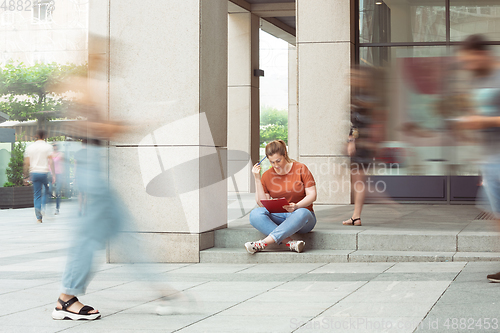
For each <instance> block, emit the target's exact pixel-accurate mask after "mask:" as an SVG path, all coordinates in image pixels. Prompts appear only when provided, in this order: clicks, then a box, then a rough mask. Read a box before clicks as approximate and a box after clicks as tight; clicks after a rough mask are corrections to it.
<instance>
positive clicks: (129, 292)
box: [0, 203, 500, 333]
mask: <svg viewBox="0 0 500 333" xmlns="http://www.w3.org/2000/svg"><path fill="white" fill-rule="evenodd" d="M69 205H71V204H67V205H64V203H63V205H62V210H61V215H59V216H54V217H52V218H51V219H46V220H45V221H44V223H43V224H37V223H36V219H35V218H34V213H33V209H32V208H31V209H19V210H0V286H1V287H0V332H37V333H38V332H40V333H43V332H177V331H178V332H398V333H401V332H499V331H500V322H499V321H500V311H499V303H500V284H495V283H489V282H488V281H487V280H486V275H487V274H489V273H494V272H497V271H500V263H498V262H473V263H467V262H448V263H446V262H443V263H385V262H384V263H332V264H325V263H314V264H312V263H303V264H294V263H291V264H150V265H116V264H104V263H103V262H104V256H103V255H102V256H101V257H99V258H98V261H99V262H100V263H101V264H100V265H99V266H98V267H97V270H98V272H97V274H96V276H95V278H94V280H93V281H92V283H91V284H90V287H89V290H88V293H87V295H85V296H83V297H81V299H82V301H84V302H85V303H86V304H90V305H92V306H95V307H96V308H98V309H99V310H100V312H101V313H102V314H103V318H102V319H100V320H97V321H93V322H83V321H80V322H72V321H55V320H52V318H51V312H52V309H53V307H54V306H55V302H56V298H57V295H58V288H59V279H60V275H61V272H62V269H63V266H64V262H65V255H66V253H65V248H66V247H67V245H68V243H67V241H66V238H67V234H68V230H69V228H70V226H71V222H72V220H73V216H72V215H71V214H69V213H67V211H68V210H67V207H68V206H69ZM130 267H132V268H134V267H135V268H139V270H143V269H146V268H147V269H152V270H155V271H156V272H157V276H158V278H159V279H160V280H161V281H166V282H168V283H169V284H170V285H171V286H172V287H174V288H177V289H180V290H185V291H187V292H189V294H190V295H192V296H193V297H194V298H195V299H196V300H197V306H196V307H193V308H192V310H193V313H192V314H186V315H171V316H158V315H156V314H154V309H155V307H156V305H157V304H159V301H158V298H159V294H158V293H157V292H155V291H153V290H151V289H150V287H149V286H148V284H146V283H145V282H141V281H139V280H138V279H137V278H136V277H134V275H131V274H129V272H128V268H130Z"/></svg>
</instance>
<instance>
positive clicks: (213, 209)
mask: <svg viewBox="0 0 500 333" xmlns="http://www.w3.org/2000/svg"><path fill="white" fill-rule="evenodd" d="M104 2H106V6H104V5H103V4H102V3H104ZM97 4H99V5H97ZM101 7H107V10H108V12H109V15H108V16H107V17H105V18H103V20H105V22H107V28H108V29H105V31H104V33H107V34H108V37H109V118H110V119H111V120H120V121H127V122H130V123H132V124H135V125H137V128H136V129H135V131H134V132H133V133H131V134H128V135H127V136H126V137H125V138H123V139H122V140H120V141H118V142H111V143H110V147H109V178H110V182H111V184H112V185H113V187H114V188H115V189H117V190H118V192H119V194H120V195H121V197H122V199H123V201H124V204H125V205H126V208H127V209H128V214H129V215H130V216H131V219H132V220H133V221H134V222H135V226H134V227H131V228H130V230H129V231H130V232H129V233H126V234H128V235H130V234H132V235H134V236H137V238H139V239H141V240H142V241H143V242H142V243H143V244H145V245H146V247H145V248H144V249H143V250H144V253H145V256H141V257H134V256H130V253H129V255H124V254H123V252H122V249H123V246H125V247H126V246H128V244H124V242H123V239H125V237H123V235H122V237H118V238H117V239H116V240H115V241H112V242H111V243H110V244H109V246H108V261H109V262H129V261H133V262H137V261H150V262H199V251H200V250H202V249H205V248H209V247H212V246H213V242H214V239H213V230H214V229H217V228H222V227H225V226H226V224H227V183H226V174H227V172H226V171H227V170H226V164H227V156H226V155H227V141H226V140H227V0H183V1H176V0H170V1H165V0H151V1H148V2H147V3H145V2H143V1H139V0H127V1H119V2H110V1H109V0H108V1H102V2H101V1H96V0H92V1H91V8H90V16H91V17H92V16H93V15H96V16H97V15H101V14H102V13H100V11H102V8H101ZM106 20H107V21H106ZM90 22H91V23H92V22H93V20H92V19H91V20H90ZM91 31H92V27H91Z"/></svg>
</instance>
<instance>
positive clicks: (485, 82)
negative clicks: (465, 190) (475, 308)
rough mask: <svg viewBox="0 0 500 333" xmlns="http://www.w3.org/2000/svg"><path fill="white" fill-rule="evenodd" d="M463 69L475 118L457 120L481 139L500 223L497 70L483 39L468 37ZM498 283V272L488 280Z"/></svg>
mask: <svg viewBox="0 0 500 333" xmlns="http://www.w3.org/2000/svg"><path fill="white" fill-rule="evenodd" d="M458 57H459V60H460V61H461V63H462V64H463V68H464V69H465V70H467V71H469V72H470V73H471V74H472V80H471V88H472V90H471V91H472V95H473V102H474V103H475V105H474V114H472V115H469V116H465V117H462V118H459V119H458V122H457V126H458V127H459V128H462V129H475V130H478V131H479V132H480V134H481V137H482V145H483V161H484V163H483V164H482V177H483V189H484V191H485V193H486V196H487V198H488V201H489V205H490V207H491V211H492V212H493V213H494V215H495V217H496V219H497V220H498V221H499V222H500V144H499V142H500V66H499V63H498V61H497V59H496V57H495V55H494V54H493V51H492V50H491V47H490V46H489V45H488V41H487V40H486V39H485V38H484V37H483V36H482V35H471V36H469V37H467V38H466V39H465V40H464V42H463V44H462V46H461V48H460V51H459V53H458ZM487 278H488V280H490V281H492V282H500V272H499V273H496V274H491V275H488V276H487Z"/></svg>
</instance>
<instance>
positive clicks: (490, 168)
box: [482, 156, 500, 218]
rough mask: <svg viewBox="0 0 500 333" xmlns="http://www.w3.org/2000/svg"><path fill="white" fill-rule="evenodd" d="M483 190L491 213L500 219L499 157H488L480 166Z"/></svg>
mask: <svg viewBox="0 0 500 333" xmlns="http://www.w3.org/2000/svg"><path fill="white" fill-rule="evenodd" d="M482 176H483V189H484V192H485V193H486V196H487V197H488V201H489V205H490V207H491V210H492V212H493V213H494V214H495V215H496V216H497V218H500V156H490V157H488V158H487V159H486V163H485V164H484V165H483V166H482Z"/></svg>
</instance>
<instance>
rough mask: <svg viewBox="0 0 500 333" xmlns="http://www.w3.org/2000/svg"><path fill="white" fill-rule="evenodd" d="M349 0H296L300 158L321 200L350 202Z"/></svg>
mask: <svg viewBox="0 0 500 333" xmlns="http://www.w3.org/2000/svg"><path fill="white" fill-rule="evenodd" d="M353 3H354V1H350V0H337V1H331V0H297V1H296V4H297V10H296V12H297V53H298V58H297V59H298V119H299V138H298V141H299V160H300V161H301V162H303V163H305V164H306V165H307V166H308V167H309V168H310V169H311V171H312V172H313V174H314V177H315V179H316V183H317V190H318V200H317V203H325V204H326V203H328V204H346V203H350V175H349V167H348V166H349V163H350V162H349V157H347V152H346V139H347V136H348V134H349V108H348V105H349V96H350V88H349V84H348V82H349V81H348V74H349V68H350V65H351V59H352V57H353V55H354V52H353V51H354V36H353V35H352V31H353V30H354V29H351V26H352V23H354V22H352V18H351V15H352V8H351V6H352V5H353Z"/></svg>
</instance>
